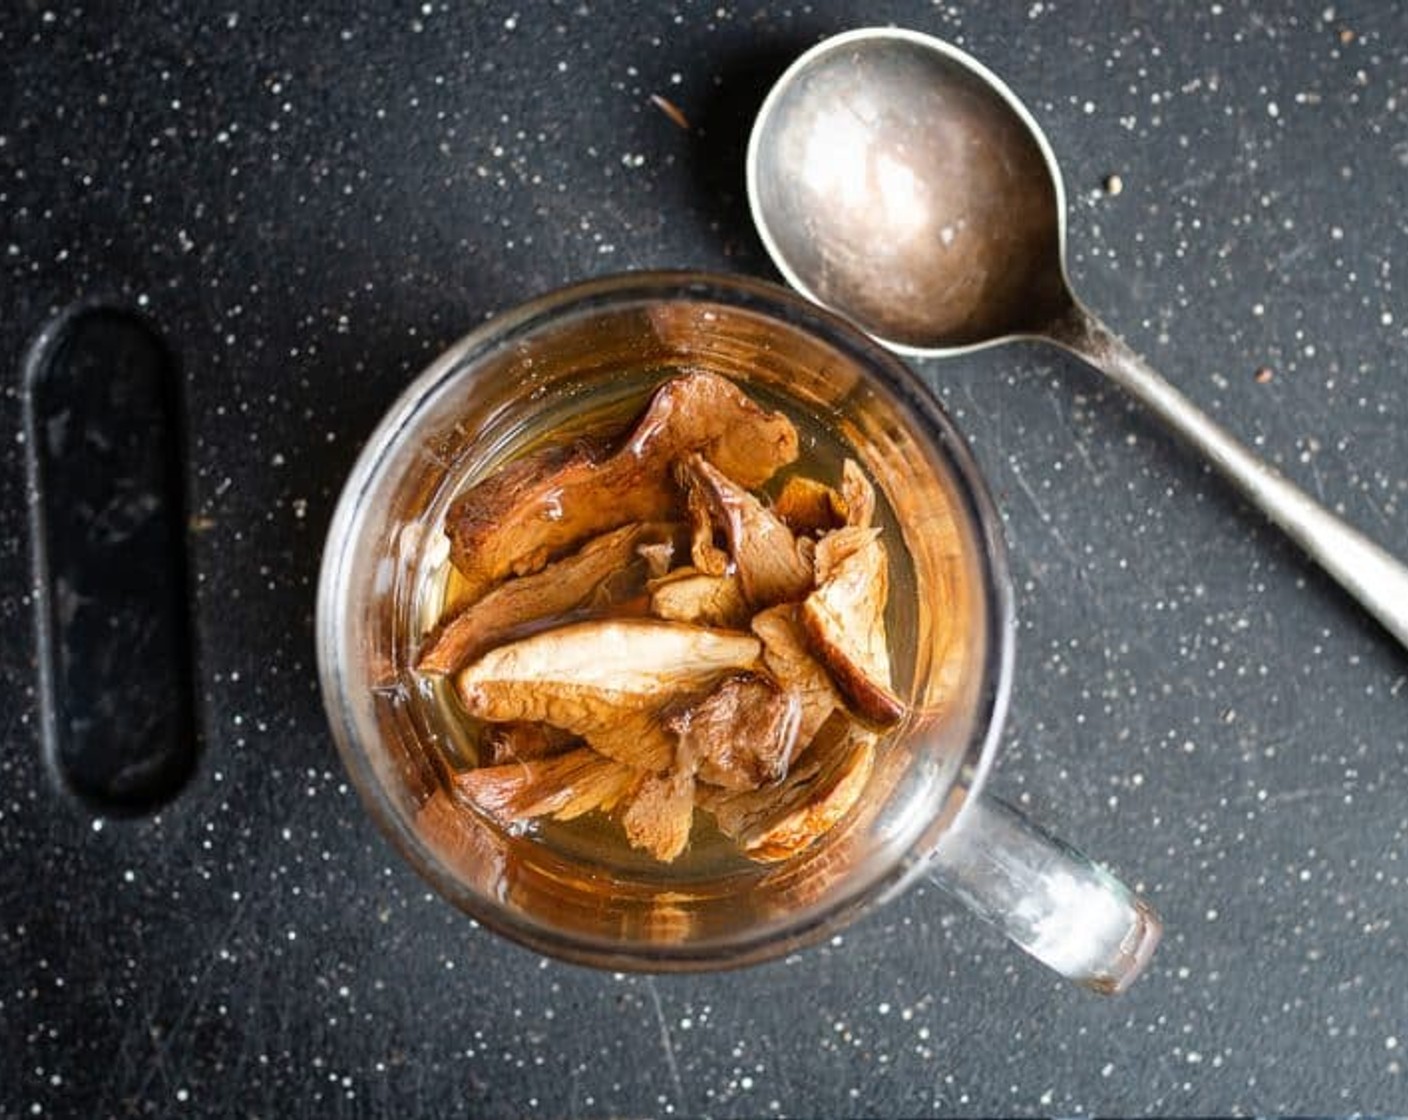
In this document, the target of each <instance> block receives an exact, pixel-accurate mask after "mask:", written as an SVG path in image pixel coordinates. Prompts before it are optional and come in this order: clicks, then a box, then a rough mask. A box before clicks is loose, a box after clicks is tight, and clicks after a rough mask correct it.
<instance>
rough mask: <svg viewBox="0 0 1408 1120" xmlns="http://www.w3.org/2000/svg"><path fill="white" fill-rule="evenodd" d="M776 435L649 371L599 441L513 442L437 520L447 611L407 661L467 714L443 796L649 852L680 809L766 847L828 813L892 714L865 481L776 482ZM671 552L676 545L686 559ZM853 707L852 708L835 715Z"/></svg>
mask: <svg viewBox="0 0 1408 1120" xmlns="http://www.w3.org/2000/svg"><path fill="white" fill-rule="evenodd" d="M797 454H798V437H797V432H796V429H795V428H794V427H793V425H792V423H791V422H790V421H789V420H788V419H787V418H786V417H785V416H784V415H783V414H781V413H778V412H770V411H768V410H766V409H764V408H762V407H760V406H759V405H758V404H756V403H755V402H754V401H752V400H751V399H750V398H749V397H748V396H747V395H745V394H744V393H743V392H742V391H741V390H739V389H738V388H737V387H736V386H735V385H733V384H732V383H731V382H729V381H727V380H726V379H724V378H722V377H718V376H716V375H714V374H708V373H690V374H686V375H682V376H680V377H676V378H674V379H672V380H670V381H667V382H665V383H663V384H662V385H661V386H660V387H659V388H658V389H657V390H656V391H655V393H654V395H653V396H652V397H651V400H650V403H649V405H648V406H647V407H646V409H645V411H644V412H643V413H642V415H641V416H640V418H639V419H638V421H637V422H636V423H635V425H634V427H633V428H632V430H631V431H630V433H629V434H628V435H627V436H626V437H625V438H624V439H622V440H620V441H619V443H618V444H617V445H616V447H615V449H614V450H612V449H611V448H610V447H609V446H608V445H607V444H605V443H602V442H600V441H595V442H591V441H579V442H578V443H575V444H573V445H572V446H570V447H565V448H557V449H553V450H549V451H545V452H540V453H537V454H535V455H531V456H529V457H527V458H525V459H522V460H519V461H517V462H515V463H511V464H510V465H509V466H507V467H505V468H504V469H502V470H501V471H499V472H497V473H495V474H493V475H491V476H490V477H488V478H486V479H484V480H483V481H482V482H480V483H479V484H478V485H476V486H474V487H472V488H471V489H470V490H468V491H466V492H465V493H464V494H463V495H461V497H460V498H459V499H458V500H457V501H456V502H455V503H454V505H453V506H452V508H451V510H450V513H449V515H448V517H447V519H446V532H447V534H448V535H449V537H450V540H451V559H452V561H453V563H454V564H455V566H456V569H457V570H458V572H459V574H460V576H461V579H460V580H459V586H458V587H457V588H456V599H455V601H456V603H457V604H468V605H467V606H462V607H461V608H460V609H459V610H458V612H457V613H456V614H455V615H454V616H453V617H451V618H449V619H447V620H443V621H442V623H441V625H440V626H439V627H438V628H437V629H436V631H435V632H434V633H433V634H432V635H431V636H430V637H429V638H428V640H427V642H426V645H425V649H424V651H423V653H422V657H421V661H420V664H419V665H418V668H419V669H420V670H421V671H423V672H427V673H444V674H453V684H454V689H455V695H456V696H457V697H458V699H459V701H460V703H461V705H462V706H463V708H464V710H465V712H466V713H467V714H468V715H470V716H471V717H474V718H476V719H479V720H482V721H484V723H485V726H483V728H482V729H481V731H480V739H479V744H480V745H479V759H480V761H481V762H483V763H487V765H481V766H480V767H479V768H478V769H475V770H470V771H467V772H464V773H460V774H458V775H457V776H456V777H455V778H454V779H453V782H454V789H455V791H456V793H457V796H458V798H459V800H460V801H461V802H462V803H467V804H469V805H472V806H474V807H476V808H477V809H478V810H479V811H480V812H482V813H483V814H485V815H486V816H487V817H489V818H491V819H492V820H494V821H496V822H498V823H499V824H501V825H504V826H513V825H515V824H521V823H524V822H527V821H530V820H532V819H534V818H540V817H555V818H557V819H561V820H570V819H572V818H574V817H577V816H581V815H582V814H584V813H588V812H592V811H601V812H609V813H613V814H614V815H615V817H616V819H617V820H618V821H619V823H620V826H621V829H622V831H623V832H624V835H625V837H626V840H627V841H628V842H629V843H630V844H631V845H632V846H633V847H635V848H638V849H640V850H642V851H644V852H647V853H649V854H650V856H652V857H653V858H655V859H657V860H660V861H662V862H669V861H671V860H674V859H676V858H678V857H679V856H680V854H681V853H682V852H684V850H685V849H686V848H687V847H688V845H689V841H690V835H691V831H692V828H693V824H694V812H695V809H696V808H700V809H704V810H705V811H707V812H709V813H712V814H713V816H714V818H715V821H716V823H717V825H718V828H719V830H720V831H721V832H722V833H723V834H724V835H725V836H727V837H730V838H732V839H733V840H734V841H735V842H736V843H737V845H738V846H739V848H740V849H741V850H742V851H743V853H744V854H746V855H747V856H748V857H750V858H752V859H756V860H760V861H774V860H782V859H788V858H791V857H792V856H794V855H796V854H797V853H799V852H801V851H803V850H805V849H807V848H809V847H811V846H812V845H813V844H815V843H816V842H817V841H818V840H819V839H820V838H821V837H822V836H823V835H824V834H825V833H826V832H827V831H828V830H829V829H831V828H832V827H834V826H835V825H836V824H837V822H838V821H840V820H841V819H842V817H844V816H845V815H846V813H847V812H849V810H850V809H851V807H852V806H853V805H854V804H855V802H856V799H857V798H858V797H859V796H860V794H861V790H862V789H863V787H864V786H865V784H866V782H867V781H868V777H869V774H870V772H871V769H872V765H873V762H874V759H875V751H876V743H877V738H878V732H877V731H876V730H875V727H876V726H878V725H883V724H890V723H893V722H895V721H896V720H897V719H898V718H899V717H900V715H902V713H903V706H902V705H901V703H900V701H899V699H898V697H897V696H896V695H895V693H894V689H893V683H892V678H891V666H890V654H889V647H888V642H887V635H886V632H885V621H884V612H885V604H886V599H887V597H888V594H889V585H888V574H889V560H888V556H887V554H886V551H885V546H884V544H883V543H882V541H881V531H880V530H879V529H877V528H872V527H871V526H872V523H873V521H874V518H875V511H876V495H875V490H874V487H873V486H872V484H871V482H870V480H869V479H868V478H867V477H866V476H865V474H864V472H863V471H862V470H861V469H860V467H859V466H858V465H857V463H855V462H854V461H852V460H849V459H847V460H845V461H844V463H843V465H842V470H841V480H840V483H839V485H837V486H836V487H831V486H827V485H824V484H823V483H822V482H820V481H819V480H816V479H813V478H809V477H807V476H806V475H803V474H795V473H794V474H793V475H792V476H791V477H789V478H788V479H787V480H786V482H785V484H784V485H783V486H782V488H781V490H780V492H779V493H778V496H777V499H776V501H775V502H772V503H769V502H768V501H766V500H765V499H764V498H762V497H760V495H759V494H757V493H754V492H753V491H754V490H755V489H756V488H757V487H759V486H761V485H762V484H763V483H764V482H766V481H767V480H768V479H769V478H771V477H772V476H773V474H775V473H776V472H777V471H778V470H779V469H780V468H782V467H784V466H786V465H787V464H789V463H791V462H792V461H793V460H794V459H795V458H796V457H797ZM686 547H687V551H686ZM858 721H859V722H858Z"/></svg>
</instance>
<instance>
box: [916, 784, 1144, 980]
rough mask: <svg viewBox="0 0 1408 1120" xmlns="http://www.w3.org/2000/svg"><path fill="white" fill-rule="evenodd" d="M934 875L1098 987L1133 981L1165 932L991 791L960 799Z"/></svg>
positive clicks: (1029, 945)
mask: <svg viewBox="0 0 1408 1120" xmlns="http://www.w3.org/2000/svg"><path fill="white" fill-rule="evenodd" d="M932 874H933V880H934V882H935V884H936V885H937V886H939V887H941V888H942V889H943V890H945V891H947V892H948V893H949V894H951V895H953V896H954V897H955V898H957V899H958V900H959V901H960V902H962V903H963V904H964V905H965V906H967V907H968V909H970V910H972V911H973V913H975V914H977V915H978V917H980V918H982V919H983V920H984V921H986V922H990V923H991V924H992V925H995V926H996V927H997V928H998V929H1000V930H1001V931H1002V932H1003V933H1005V934H1006V935H1007V936H1008V937H1009V938H1011V939H1012V940H1013V941H1014V942H1016V943H1017V945H1019V946H1020V947H1021V948H1023V949H1025V950H1026V951H1027V952H1028V953H1030V954H1031V955H1032V956H1034V957H1035V958H1036V959H1037V960H1039V961H1041V963H1042V964H1044V965H1046V966H1047V967H1048V968H1051V969H1054V970H1055V971H1056V972H1059V973H1060V974H1061V975H1062V976H1065V977H1067V978H1068V979H1070V980H1073V981H1075V982H1076V983H1077V984H1080V985H1081V986H1082V987H1086V988H1089V989H1091V990H1092V991H1095V992H1100V993H1102V994H1104V995H1115V994H1117V993H1119V992H1122V991H1124V990H1125V989H1126V988H1128V987H1129V986H1130V984H1132V983H1134V981H1135V979H1136V978H1137V977H1138V976H1139V974H1140V973H1141V972H1143V971H1144V967H1145V965H1147V964H1148V963H1149V958H1150V957H1151V956H1153V953H1154V949H1155V947H1156V946H1157V945H1158V943H1159V937H1160V935H1161V934H1162V932H1163V923H1162V922H1161V921H1160V920H1159V916H1158V914H1157V913H1155V912H1154V908H1153V907H1152V906H1150V905H1149V904H1148V903H1147V902H1145V901H1144V900H1143V899H1142V898H1140V897H1139V896H1138V895H1136V894H1135V893H1134V892H1133V891H1131V890H1130V889H1129V888H1128V887H1126V886H1125V885H1124V884H1123V883H1121V882H1120V881H1119V880H1118V879H1116V878H1115V877H1114V876H1113V875H1111V874H1110V873H1109V872H1108V871H1106V870H1105V869H1104V868H1102V867H1099V866H1097V865H1096V864H1094V863H1092V862H1091V861H1090V860H1089V859H1087V858H1086V857H1085V856H1083V855H1081V853H1080V852H1078V851H1076V850H1075V849H1074V848H1072V847H1071V846H1070V845H1068V844H1065V843H1063V842H1062V841H1060V840H1058V839H1056V837H1054V836H1052V835H1051V834H1050V833H1048V832H1046V831H1045V830H1044V829H1042V828H1040V827H1038V826H1037V825H1035V824H1033V823H1032V822H1031V821H1029V820H1028V819H1027V818H1026V817H1025V816H1023V815H1022V814H1021V813H1020V812H1018V811H1017V810H1016V809H1014V808H1013V807H1012V806H1010V805H1008V804H1006V803H1005V802H1003V801H999V800H997V799H996V798H993V797H988V796H985V795H983V796H979V797H977V798H975V799H974V800H973V801H970V802H969V803H968V805H966V806H965V807H964V809H963V812H962V814H961V815H960V816H959V818H958V820H957V822H956V823H955V826H954V828H953V829H951V830H950V831H949V833H948V835H946V836H945V837H944V839H943V841H942V842H941V843H940V845H939V848H938V850H937V852H936V853H935V854H934V865H933V872H932Z"/></svg>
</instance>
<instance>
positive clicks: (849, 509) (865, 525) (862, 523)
mask: <svg viewBox="0 0 1408 1120" xmlns="http://www.w3.org/2000/svg"><path fill="white" fill-rule="evenodd" d="M841 508H842V509H843V510H844V511H845V523H846V524H847V525H853V526H855V527H856V528H857V529H869V528H870V523H871V522H872V521H874V520H875V487H874V486H872V485H871V484H870V479H868V478H866V477H865V472H864V471H863V470H861V469H860V466H859V465H858V464H857V463H856V461H855V460H854V459H847V460H846V461H845V462H844V463H843V464H842V465H841Z"/></svg>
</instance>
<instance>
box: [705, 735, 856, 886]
mask: <svg viewBox="0 0 1408 1120" xmlns="http://www.w3.org/2000/svg"><path fill="white" fill-rule="evenodd" d="M874 763H875V734H874V732H872V731H868V730H866V729H865V728H863V727H859V726H857V725H856V724H854V723H852V722H851V721H850V720H849V719H847V718H846V717H844V716H842V715H839V714H838V715H836V716H833V717H832V718H831V719H830V720H828V721H827V723H826V726H825V727H823V728H822V729H821V732H820V733H819V734H818V735H817V738H816V741H815V742H813V743H812V745H811V747H810V748H809V749H808V751H807V752H806V754H804V755H803V756H802V757H801V758H799V759H798V760H797V763H796V765H795V766H793V768H792V772H791V773H789V774H788V775H787V777H786V778H784V779H783V780H782V782H781V783H779V784H778V785H776V786H771V787H768V788H765V789H758V790H750V791H747V792H743V793H725V792H721V791H715V790H709V789H706V788H702V787H701V789H700V798H699V804H700V805H701V807H703V808H706V809H708V810H709V812H711V813H713V814H714V819H715V820H716V821H717V822H718V826H719V831H720V832H722V833H723V834H724V835H725V836H728V837H729V838H731V839H732V840H734V841H735V842H736V843H737V844H738V845H739V847H741V848H742V849H743V850H744V851H745V852H746V853H747V854H748V855H749V856H751V857H752V858H753V859H757V860H764V861H768V862H772V861H775V860H782V859H787V858H788V857H789V856H792V855H795V854H796V853H798V852H800V851H802V850H803V849H804V848H808V847H810V846H811V845H812V844H814V843H815V842H816V841H817V840H819V839H820V838H821V837H822V836H823V835H825V833H827V832H828V831H830V829H832V828H833V827H835V825H836V824H837V822H838V821H840V820H841V818H842V817H844V816H845V815H846V813H847V812H849V811H850V809H851V807H852V806H853V805H854V804H855V803H856V801H857V800H859V798H860V795H861V791H862V790H863V789H864V788H865V783H866V781H867V779H869V777H870V771H871V768H872V767H873V765H874Z"/></svg>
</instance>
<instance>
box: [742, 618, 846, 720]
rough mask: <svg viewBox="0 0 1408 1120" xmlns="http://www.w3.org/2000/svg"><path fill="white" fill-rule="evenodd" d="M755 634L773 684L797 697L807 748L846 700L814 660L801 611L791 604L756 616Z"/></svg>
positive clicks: (753, 625)
mask: <svg viewBox="0 0 1408 1120" xmlns="http://www.w3.org/2000/svg"><path fill="white" fill-rule="evenodd" d="M752 629H753V633H754V634H756V635H757V636H758V637H759V638H760V639H761V640H762V643H763V665H764V667H765V668H766V669H767V671H768V673H769V675H770V676H771V677H772V679H773V680H775V681H777V683H778V684H779V685H781V686H782V688H784V689H785V690H786V691H788V692H790V693H791V694H792V695H794V696H796V697H797V704H798V713H799V714H798V728H797V738H798V740H799V741H800V742H801V743H802V745H803V746H805V745H806V744H807V743H810V742H811V741H812V737H813V736H814V735H816V733H817V732H818V731H820V730H821V726H822V724H824V723H825V722H826V721H827V720H828V719H829V718H830V717H831V713H832V712H834V711H835V710H836V709H837V708H841V707H844V706H845V700H843V699H842V698H841V694H840V693H839V692H837V691H836V685H835V684H834V683H833V682H832V680H831V674H830V673H828V672H827V671H826V667H825V666H824V665H822V664H821V662H820V661H818V660H817V659H816V658H815V657H813V656H812V653H811V650H810V649H808V648H807V636H806V634H805V632H804V631H803V630H802V620H801V617H800V615H799V612H798V608H797V607H795V606H793V605H792V604H790V603H784V604H783V605H782V606H778V607H770V608H769V609H768V610H765V611H760V612H759V613H758V614H756V615H754V617H753V623H752Z"/></svg>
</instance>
